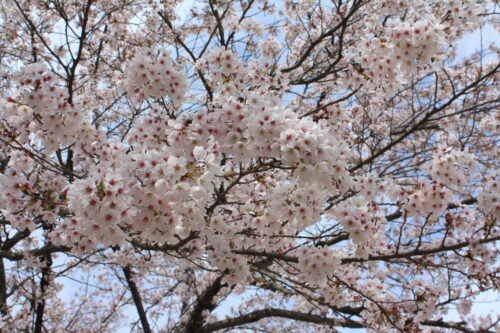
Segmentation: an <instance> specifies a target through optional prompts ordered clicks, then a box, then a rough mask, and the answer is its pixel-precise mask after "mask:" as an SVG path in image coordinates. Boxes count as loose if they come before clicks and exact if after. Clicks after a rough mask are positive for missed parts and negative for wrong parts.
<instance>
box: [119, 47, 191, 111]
mask: <svg viewBox="0 0 500 333" xmlns="http://www.w3.org/2000/svg"><path fill="white" fill-rule="evenodd" d="M156 53H157V52H156V51H155V50H144V51H142V52H140V53H139V54H137V55H136V56H135V57H134V58H133V59H132V61H130V62H129V63H128V64H127V68H126V77H125V79H124V80H123V81H122V82H121V86H122V88H123V89H124V90H125V91H126V92H127V93H128V95H129V96H130V97H131V98H132V99H133V100H135V101H136V102H140V101H143V100H145V99H148V98H150V97H152V98H162V97H164V96H168V97H170V99H171V100H172V102H173V103H174V104H176V105H178V104H180V103H182V101H183V100H184V95H185V94H186V92H187V90H188V85H187V81H186V76H185V75H184V73H183V72H182V71H181V70H180V69H179V68H177V67H176V66H174V65H173V64H172V59H171V58H170V54H169V53H168V52H166V51H161V52H159V54H158V55H156Z"/></svg>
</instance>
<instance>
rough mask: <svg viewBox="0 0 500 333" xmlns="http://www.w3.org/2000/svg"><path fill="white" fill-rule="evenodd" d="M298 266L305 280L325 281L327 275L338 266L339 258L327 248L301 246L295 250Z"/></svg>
mask: <svg viewBox="0 0 500 333" xmlns="http://www.w3.org/2000/svg"><path fill="white" fill-rule="evenodd" d="M297 253H298V256H299V264H298V267H299V269H300V271H301V272H302V274H304V275H305V276H307V280H308V281H311V282H314V283H321V282H322V281H325V279H326V278H327V276H328V275H329V274H330V273H332V272H335V271H336V270H337V269H338V267H339V266H340V258H339V257H338V256H337V254H336V252H335V251H334V250H332V249H329V248H317V247H310V248H302V249H301V250H299V251H297Z"/></svg>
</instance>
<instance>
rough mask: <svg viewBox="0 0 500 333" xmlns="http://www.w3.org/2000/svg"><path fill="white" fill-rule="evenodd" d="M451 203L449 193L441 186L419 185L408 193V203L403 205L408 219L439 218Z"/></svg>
mask: <svg viewBox="0 0 500 333" xmlns="http://www.w3.org/2000/svg"><path fill="white" fill-rule="evenodd" d="M451 202H453V197H452V195H451V192H450V191H449V190H447V189H446V188H445V187H444V185H443V184H436V183H430V182H428V181H425V182H422V183H419V184H417V185H416V186H415V189H414V190H413V191H412V192H410V193H409V198H408V202H407V203H406V204H405V205H404V207H405V209H406V214H407V216H408V217H425V216H429V215H431V216H433V217H437V216H439V215H440V214H441V213H442V212H443V211H444V210H445V209H446V208H447V207H448V204H449V203H451Z"/></svg>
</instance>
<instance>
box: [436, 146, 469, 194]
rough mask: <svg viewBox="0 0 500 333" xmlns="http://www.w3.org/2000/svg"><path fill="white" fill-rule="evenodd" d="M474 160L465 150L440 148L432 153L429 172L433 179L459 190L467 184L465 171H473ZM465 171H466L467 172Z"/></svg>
mask: <svg viewBox="0 0 500 333" xmlns="http://www.w3.org/2000/svg"><path fill="white" fill-rule="evenodd" d="M474 169H475V162H474V159H473V157H472V156H471V155H470V154H469V153H468V152H467V151H459V150H452V151H449V152H448V151H447V149H446V148H442V147H441V148H440V149H439V151H438V152H437V153H436V154H435V155H434V158H433V160H432V163H431V165H430V166H429V173H430V175H431V176H432V178H433V179H435V180H437V181H439V182H440V183H442V184H444V185H446V186H448V187H450V188H453V189H457V190H461V189H462V188H463V187H464V186H465V185H468V181H467V179H468V178H469V177H467V174H466V171H468V172H473V171H474ZM468 172H467V173H468Z"/></svg>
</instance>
